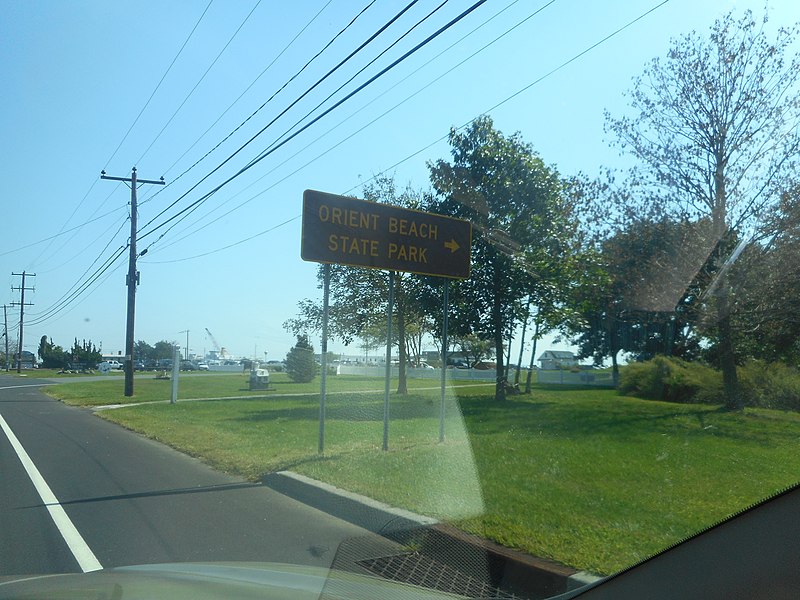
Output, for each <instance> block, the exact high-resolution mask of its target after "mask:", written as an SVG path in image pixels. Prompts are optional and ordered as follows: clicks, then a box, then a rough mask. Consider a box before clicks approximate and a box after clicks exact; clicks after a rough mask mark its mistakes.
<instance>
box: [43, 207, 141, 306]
mask: <svg viewBox="0 0 800 600" xmlns="http://www.w3.org/2000/svg"><path fill="white" fill-rule="evenodd" d="M127 222H128V219H127V218H125V219H124V220H123V221H122V223H121V224H120V226H119V228H118V229H117V231H115V232H114V235H113V236H111V239H110V240H109V241H108V243H106V245H105V246H104V247H103V249H102V250H101V251H100V252H99V253H98V255H97V258H95V259H94V260H93V261H92V263H91V264H90V265H89V266H88V267H87V268H86V270H84V272H83V273H81V275H80V276H79V277H78V278H77V280H76V281H75V283H73V284H72V286H70V288H69V289H68V290H67V291H66V292H64V294H62V296H61V297H60V298H58V300H56V301H55V302H53V303H52V304H51V305H50V306H48V307H47V308H46V309H44V310H42V311H41V312H39V313H33V314H32V316H33V317H37V316H40V315H43V314H45V313H47V312H49V311H50V310H52V309H53V308H55V307H57V306H58V304H59V303H60V302H61V301H62V300H64V299H65V298H66V297H67V296H68V295H69V293H70V292H71V291H72V290H74V289H75V287H76V286H78V285H79V284H80V281H81V280H82V279H83V278H84V277H85V276H86V274H87V273H88V272H89V271H90V270H91V269H92V267H94V265H95V264H97V261H99V260H100V258H101V257H102V256H103V254H105V252H106V250H108V247H109V246H110V245H111V242H113V241H114V238H116V237H117V236H118V235H119V232H120V231H122V228H123V227H124V226H125V223H127ZM122 248H127V245H123V246H122ZM103 264H105V263H103Z"/></svg>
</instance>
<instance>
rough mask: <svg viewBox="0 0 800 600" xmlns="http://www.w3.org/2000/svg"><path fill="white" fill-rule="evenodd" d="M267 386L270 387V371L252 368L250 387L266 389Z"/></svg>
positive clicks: (252, 388)
mask: <svg viewBox="0 0 800 600" xmlns="http://www.w3.org/2000/svg"><path fill="white" fill-rule="evenodd" d="M267 388H269V371H268V370H267V369H263V368H258V369H251V370H250V389H251V390H266V389H267Z"/></svg>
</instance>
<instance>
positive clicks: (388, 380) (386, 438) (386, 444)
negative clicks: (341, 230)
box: [383, 271, 394, 450]
mask: <svg viewBox="0 0 800 600" xmlns="http://www.w3.org/2000/svg"><path fill="white" fill-rule="evenodd" d="M393 312H394V271H389V306H388V307H387V309H386V381H385V382H384V387H383V449H384V450H388V449H389V388H390V387H391V379H392V313H393Z"/></svg>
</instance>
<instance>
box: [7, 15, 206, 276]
mask: <svg viewBox="0 0 800 600" xmlns="http://www.w3.org/2000/svg"><path fill="white" fill-rule="evenodd" d="M212 2H213V0H209V2H208V4H207V5H206V8H205V10H203V12H202V14H201V15H200V18H198V20H197V22H196V23H195V24H194V27H193V28H192V30H191V31H190V32H189V35H188V36H187V38H186V39H185V40H184V42H183V44H182V45H181V47H180V49H179V50H178V53H177V54H176V55H175V57H174V58H173V59H172V62H171V63H170V65H169V66H168V67H167V70H166V71H165V72H164V74H163V75H162V76H161V79H160V80H159V82H158V84H156V87H155V88H154V89H153V91H152V93H151V94H150V97H149V98H148V99H147V101H146V102H145V104H144V106H142V108H141V110H140V111H139V114H138V115H137V116H136V118H135V119H134V120H133V123H131V125H130V127H128V130H127V131H126V132H125V135H124V136H123V137H122V139H121V140H120V142H119V144H117V147H116V148H115V149H114V151H113V152H112V153H111V156H109V158H108V160H106V164H105V167H104V169H105V168H108V165H109V164H110V163H111V161H112V160H113V159H114V157H115V156H116V155H117V152H119V149H120V148H121V147H122V144H123V143H124V142H125V140H126V139H127V138H128V136H129V135H130V133H131V131H132V130H133V128H134V126H135V125H136V123H138V121H139V119H140V118H141V116H142V114H143V113H144V111H145V109H147V107H148V105H149V104H150V101H151V100H152V99H153V97H154V96H155V94H156V92H157V91H158V89H159V88H160V87H161V84H162V83H163V82H164V80H165V79H166V77H167V75H168V74H169V72H170V70H171V69H172V67H173V65H174V64H175V62H176V61H177V60H178V57H179V56H180V55H181V53H182V52H183V50H184V48H185V47H186V45H187V44H188V43H189V40H190V39H191V37H192V35H193V34H194V32H195V30H196V29H197V27H198V25H200V22H201V21H202V20H203V17H205V15H206V13H207V12H208V9H209V7H210V6H211V4H212ZM97 181H98V179H97V178H92V183H91V185H90V186H89V189H88V190H87V191H86V193H85V194H84V195H83V198H81V200H80V202H78V204H77V205H76V206H75V208H74V209H73V211H72V213H71V214H70V216H69V217H68V218H67V219H66V220H65V221H63V223H62V225H61V229H59V231H58V233H57V234H55V235H53V236H50V237H48V238H45V239H44V240H40V241H39V242H34V243H33V244H27V245H25V246H22V247H19V248H16V249H15V250H14V251H17V250H22V249H25V248H29V247H31V246H35V245H37V244H39V243H43V242H45V241H47V242H49V243H48V244H47V246H45V248H44V249H43V250H42V251H41V252H40V253H39V254H38V255H37V257H36V258H35V259H34V260H33V263H32V264H37V263H38V261H39V260H40V259H41V257H42V255H44V253H45V252H47V250H48V249H49V248H50V245H51V244H52V240H54V239H56V238H57V237H59V236H60V235H62V234H64V233H69V232H70V231H73V232H75V233H73V235H72V237H70V238H69V239H68V240H67V241H65V242H64V244H62V245H61V246H60V247H59V249H58V250H57V251H56V254H57V253H58V251H60V249H61V248H63V247H64V245H66V244H67V243H69V241H70V240H71V239H73V238H74V237H75V235H77V232H78V231H79V230H80V229H81V228H83V227H84V226H86V225H88V224H90V223H92V222H94V221H95V220H96V219H91V218H90V219H89V220H87V221H85V222H84V223H82V224H81V225H79V226H77V227H73V228H71V229H69V230H66V231H65V230H64V228H65V227H66V226H67V224H68V223H69V222H70V221H71V220H72V218H73V217H74V216H75V214H76V213H77V212H78V210H80V208H81V206H83V204H84V202H85V201H86V199H87V198H88V197H89V194H91V192H92V190H93V189H94V186H95V185H97ZM117 187H118V186H117ZM115 190H116V187H115V189H114V190H112V192H111V193H110V194H109V196H108V197H107V198H106V200H108V199H109V198H110V197H111V195H112V194H113V193H114V191H115ZM104 203H105V202H104ZM104 203H103V204H104ZM96 212H97V210H95V213H96ZM106 214H109V213H105V214H104V215H101V217H99V218H102V217H103V216H105V215H106ZM92 216H94V214H93V215H92ZM3 254H5V253H0V256H2V255H3ZM47 260H49V259H47Z"/></svg>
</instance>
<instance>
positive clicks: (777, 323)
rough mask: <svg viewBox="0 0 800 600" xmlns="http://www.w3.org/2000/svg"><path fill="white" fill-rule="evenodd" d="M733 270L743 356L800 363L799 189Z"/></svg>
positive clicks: (788, 195) (739, 348) (785, 200)
mask: <svg viewBox="0 0 800 600" xmlns="http://www.w3.org/2000/svg"><path fill="white" fill-rule="evenodd" d="M758 237H759V239H758V240H755V241H753V242H752V243H750V244H749V245H748V246H747V248H745V250H744V251H743V252H742V254H741V256H740V257H739V259H738V260H737V261H736V262H735V263H734V264H733V267H732V269H731V275H730V278H731V281H732V286H733V287H734V288H735V289H736V290H737V295H736V302H737V310H736V312H735V314H734V329H735V330H737V331H740V332H741V333H742V335H740V336H739V344H738V346H737V351H738V352H739V353H740V354H741V355H744V356H749V357H753V358H759V359H764V360H769V361H782V362H786V363H789V364H792V365H795V366H798V365H800V187H795V188H794V189H793V190H792V191H791V192H787V193H786V194H784V196H783V198H782V200H781V203H780V205H779V206H778V209H777V210H776V211H775V212H774V213H773V214H772V215H771V216H770V217H769V218H768V219H767V221H766V222H765V223H764V224H763V226H762V227H761V230H760V232H759V236H758Z"/></svg>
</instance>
